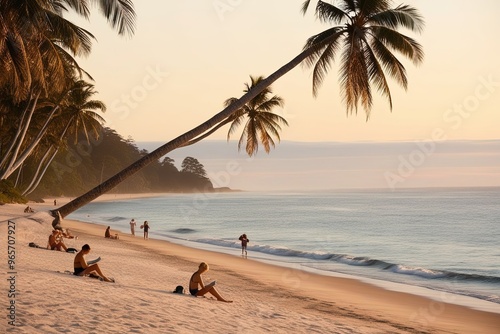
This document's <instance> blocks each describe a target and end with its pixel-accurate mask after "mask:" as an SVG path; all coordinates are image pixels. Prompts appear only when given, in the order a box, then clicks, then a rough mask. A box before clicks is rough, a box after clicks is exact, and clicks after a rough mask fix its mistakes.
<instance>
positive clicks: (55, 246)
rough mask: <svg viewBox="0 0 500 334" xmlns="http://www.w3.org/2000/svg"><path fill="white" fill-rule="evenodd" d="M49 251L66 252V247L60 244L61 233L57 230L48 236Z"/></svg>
mask: <svg viewBox="0 0 500 334" xmlns="http://www.w3.org/2000/svg"><path fill="white" fill-rule="evenodd" d="M47 248H50V249H51V250H58V251H60V250H62V249H64V251H65V252H66V251H67V250H68V247H66V245H65V244H64V242H62V233H61V232H60V231H59V230H52V234H51V235H49V241H48V247H47Z"/></svg>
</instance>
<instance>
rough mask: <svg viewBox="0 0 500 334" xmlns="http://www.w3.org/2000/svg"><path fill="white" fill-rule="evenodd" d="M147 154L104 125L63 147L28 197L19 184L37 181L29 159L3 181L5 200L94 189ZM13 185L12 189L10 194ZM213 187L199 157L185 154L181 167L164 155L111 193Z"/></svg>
mask: <svg viewBox="0 0 500 334" xmlns="http://www.w3.org/2000/svg"><path fill="white" fill-rule="evenodd" d="M146 154H148V152H147V151H146V150H140V149H139V148H138V147H137V146H136V144H135V142H134V141H133V140H132V139H124V138H123V137H122V136H121V135H119V134H118V133H116V131H114V130H113V129H110V128H103V129H102V133H101V135H100V136H99V139H97V140H92V141H90V142H87V141H86V139H85V138H80V140H78V141H76V144H74V143H71V144H70V145H68V147H67V148H66V149H65V150H64V151H62V152H59V153H58V154H57V155H56V156H55V158H54V159H53V161H52V163H51V165H50V167H49V168H48V169H47V170H46V172H45V174H44V177H43V178H42V179H41V180H40V182H39V184H38V185H37V187H36V189H35V190H34V191H33V192H32V193H30V194H29V195H28V196H21V194H20V193H19V191H16V190H15V189H24V188H26V186H27V184H28V183H29V182H31V177H30V176H31V175H33V173H34V170H35V169H37V164H36V161H35V160H33V163H29V162H30V160H28V161H27V164H26V165H25V166H24V167H23V168H22V169H20V171H19V173H16V174H15V175H14V176H15V177H13V178H12V180H11V179H9V180H3V181H2V182H1V183H2V184H1V185H0V202H11V201H14V202H21V203H23V202H25V200H28V199H30V200H34V201H39V200H40V199H42V198H47V197H58V196H67V197H74V196H77V195H79V194H81V193H83V192H85V191H88V190H89V189H92V188H93V187H95V186H96V185H98V184H99V183H101V182H102V180H105V179H107V178H109V177H111V176H112V175H114V174H116V173H117V172H119V171H120V170H121V169H123V167H124V166H127V165H129V164H131V163H133V162H134V161H136V160H138V159H140V158H141V157H142V156H144V155H146ZM25 175H26V176H27V177H26V178H25ZM14 182H15V184H16V187H15V188H14V187H13V186H14ZM9 189H10V191H11V194H10V196H6V194H7V193H8V190H9ZM212 191H215V190H214V187H213V185H212V182H211V181H210V179H209V178H208V177H207V173H206V170H205V167H204V166H203V164H201V163H200V162H199V161H198V160H197V159H196V158H194V157H186V158H184V160H183V161H182V163H181V165H180V168H177V167H176V165H175V161H174V160H173V159H171V158H169V157H164V158H163V159H161V160H158V161H156V162H153V163H151V164H150V165H148V166H147V167H146V168H144V169H142V170H141V171H139V172H138V173H136V174H135V175H134V176H132V177H131V178H128V179H127V180H126V181H124V182H123V183H121V184H120V185H118V186H117V187H116V188H114V189H113V190H112V192H111V193H140V192H158V193H166V192H180V193H185V192H212ZM2 193H4V195H3V196H2V195H1V194H2Z"/></svg>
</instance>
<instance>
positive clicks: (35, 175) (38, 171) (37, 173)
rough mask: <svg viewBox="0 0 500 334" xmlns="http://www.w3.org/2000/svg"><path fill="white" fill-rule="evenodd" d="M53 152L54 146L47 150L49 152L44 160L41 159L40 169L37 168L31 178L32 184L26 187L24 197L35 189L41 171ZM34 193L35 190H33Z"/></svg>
mask: <svg viewBox="0 0 500 334" xmlns="http://www.w3.org/2000/svg"><path fill="white" fill-rule="evenodd" d="M51 150H52V145H51V146H49V148H47V151H45V154H44V155H43V157H42V159H40V162H39V163H38V167H37V168H36V171H35V173H34V174H33V176H32V177H31V182H30V184H29V185H28V186H27V187H26V189H25V190H24V191H23V193H22V195H23V196H26V195H27V194H28V191H29V190H30V189H31V188H32V187H33V185H34V184H35V182H36V180H37V179H38V175H39V174H40V171H41V170H42V167H43V166H44V163H45V161H46V160H47V158H48V157H49V154H50V151H51ZM32 191H33V190H32Z"/></svg>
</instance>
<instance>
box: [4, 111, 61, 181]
mask: <svg viewBox="0 0 500 334" xmlns="http://www.w3.org/2000/svg"><path fill="white" fill-rule="evenodd" d="M58 109H59V106H58V105H57V106H55V107H54V108H52V111H51V112H50V114H49V115H48V116H47V119H46V120H45V124H44V125H43V126H42V128H41V129H40V131H39V132H38V135H37V136H36V138H35V139H33V140H32V142H31V143H30V144H29V146H28V147H27V148H26V149H25V150H24V151H23V152H22V153H21V154H20V156H19V154H18V156H19V158H17V159H16V161H15V162H14V163H13V164H12V166H11V168H10V171H7V173H6V175H5V177H4V178H8V177H9V175H10V174H12V173H13V172H14V171H15V170H16V169H17V168H19V166H20V165H21V164H22V163H23V162H24V161H25V160H26V159H27V158H28V157H29V156H30V155H31V153H33V151H34V150H35V148H36V147H37V145H38V143H39V142H40V140H42V138H43V136H44V135H45V134H46V133H47V130H48V128H49V123H50V121H51V120H52V116H54V113H55V112H56V111H57V110H58Z"/></svg>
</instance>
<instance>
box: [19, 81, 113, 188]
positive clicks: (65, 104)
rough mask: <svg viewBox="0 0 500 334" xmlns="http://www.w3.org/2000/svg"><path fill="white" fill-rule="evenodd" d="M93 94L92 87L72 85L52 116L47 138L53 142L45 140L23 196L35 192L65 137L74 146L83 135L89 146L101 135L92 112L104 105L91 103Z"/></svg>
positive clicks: (81, 83)
mask: <svg viewBox="0 0 500 334" xmlns="http://www.w3.org/2000/svg"><path fill="white" fill-rule="evenodd" d="M95 94H97V91H95V90H94V85H92V84H90V83H88V82H85V81H83V80H78V81H76V82H75V83H74V84H73V86H72V87H71V90H70V91H69V93H68V96H67V97H66V98H65V100H64V101H62V103H61V105H62V106H61V111H62V112H61V113H60V114H59V115H58V116H56V117H54V122H53V124H52V126H51V129H50V133H51V137H54V139H53V140H52V141H49V143H48V145H47V149H46V151H45V153H44V155H43V156H42V157H41V159H40V161H39V163H38V166H37V169H36V171H35V173H34V175H33V177H32V180H31V183H30V184H29V185H28V186H27V187H26V189H25V190H24V191H23V196H26V195H28V194H30V193H31V192H33V191H34V190H35V189H36V187H37V186H38V184H39V183H40V181H41V179H42V177H43V176H44V174H45V172H46V171H47V169H48V167H49V165H50V163H51V162H52V160H53V159H54V158H55V156H56V154H57V153H58V152H59V149H60V148H61V147H63V146H65V145H64V144H65V143H64V139H65V138H67V139H68V140H67V141H68V142H69V139H70V138H69V136H68V134H69V135H72V136H74V138H73V142H74V143H75V144H76V143H77V141H78V136H79V135H80V134H83V136H84V137H85V139H86V141H87V143H88V144H90V136H93V137H95V138H97V137H99V135H100V134H101V133H102V125H103V124H104V122H105V120H104V118H102V117H101V116H100V115H99V114H98V113H97V112H96V111H100V112H105V111H106V105H105V104H104V103H103V102H101V101H99V100H92V99H91V98H92V97H93V96H94V95H95Z"/></svg>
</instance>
